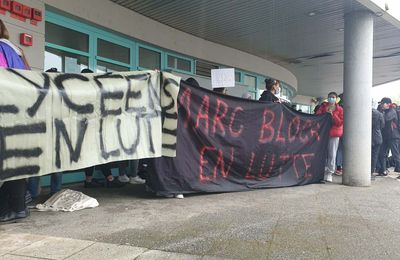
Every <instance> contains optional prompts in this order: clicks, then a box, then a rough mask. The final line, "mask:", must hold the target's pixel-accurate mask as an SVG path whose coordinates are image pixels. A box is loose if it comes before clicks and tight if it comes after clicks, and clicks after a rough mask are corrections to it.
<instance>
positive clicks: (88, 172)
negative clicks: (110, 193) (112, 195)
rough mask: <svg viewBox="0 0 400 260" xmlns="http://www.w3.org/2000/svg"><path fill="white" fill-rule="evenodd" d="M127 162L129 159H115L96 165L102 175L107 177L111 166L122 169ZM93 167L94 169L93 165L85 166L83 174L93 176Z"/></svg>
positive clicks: (110, 173) (126, 165)
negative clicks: (114, 160) (115, 160)
mask: <svg viewBox="0 0 400 260" xmlns="http://www.w3.org/2000/svg"><path fill="white" fill-rule="evenodd" d="M128 162H129V161H117V162H111V163H106V164H101V165H98V166H96V167H99V168H100V171H101V172H102V173H103V175H104V177H105V178H107V177H108V176H110V175H112V172H111V169H112V168H118V169H120V170H122V169H123V168H126V167H128ZM94 169H95V166H91V167H87V168H85V169H84V171H85V175H86V176H93V172H94Z"/></svg>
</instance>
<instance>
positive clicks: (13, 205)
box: [0, 179, 26, 212]
mask: <svg viewBox="0 0 400 260" xmlns="http://www.w3.org/2000/svg"><path fill="white" fill-rule="evenodd" d="M25 193H26V181H25V179H21V180H15V181H7V182H5V183H4V184H3V185H2V186H1V187H0V212H4V211H7V210H13V211H15V212H20V211H23V210H24V209H25V207H26V205H25Z"/></svg>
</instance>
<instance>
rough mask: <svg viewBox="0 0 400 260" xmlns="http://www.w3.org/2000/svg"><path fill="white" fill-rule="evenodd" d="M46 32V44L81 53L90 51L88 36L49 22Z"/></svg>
mask: <svg viewBox="0 0 400 260" xmlns="http://www.w3.org/2000/svg"><path fill="white" fill-rule="evenodd" d="M45 31H46V32H45V37H46V42H49V43H54V44H57V45H60V46H63V47H68V48H71V49H75V50H79V51H84V52H88V51H89V36H88V35H87V34H84V33H81V32H78V31H74V30H71V29H68V28H65V27H62V26H59V25H56V24H53V23H49V22H46V27H45Z"/></svg>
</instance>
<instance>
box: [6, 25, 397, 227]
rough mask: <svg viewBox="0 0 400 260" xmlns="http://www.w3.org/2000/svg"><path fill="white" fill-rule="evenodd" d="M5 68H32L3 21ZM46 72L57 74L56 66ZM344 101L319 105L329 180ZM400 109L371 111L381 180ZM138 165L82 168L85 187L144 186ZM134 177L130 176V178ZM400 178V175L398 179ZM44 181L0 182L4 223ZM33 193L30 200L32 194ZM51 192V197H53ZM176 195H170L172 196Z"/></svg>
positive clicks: (267, 96) (273, 86)
mask: <svg viewBox="0 0 400 260" xmlns="http://www.w3.org/2000/svg"><path fill="white" fill-rule="evenodd" d="M0 67H4V68H16V69H28V70H29V69H30V67H29V64H28V63H27V61H26V59H25V56H24V53H23V51H22V50H21V49H20V48H18V47H16V46H15V45H14V44H13V43H11V42H10V41H9V34H8V31H7V29H6V27H5V26H4V24H3V22H2V21H1V20H0ZM47 72H49V73H51V72H57V69H55V68H52V69H49V70H47ZM81 73H92V71H91V70H89V69H84V70H83V71H81ZM186 82H187V83H188V84H191V85H196V86H199V84H198V83H197V81H196V80H195V79H193V78H189V79H187V80H186ZM265 88H266V90H265V91H264V92H263V93H262V95H261V97H260V99H259V100H260V101H266V102H275V103H281V99H280V98H278V97H277V95H279V93H280V82H279V81H278V80H274V79H267V80H266V81H265ZM214 91H216V92H219V93H223V94H226V89H225V88H216V89H214ZM243 98H251V95H249V94H248V93H245V95H243ZM342 102H343V97H340V96H338V94H337V93H335V92H330V93H329V94H328V97H327V100H326V101H325V102H323V103H322V104H320V105H319V106H317V107H316V109H315V113H316V114H323V113H330V114H331V116H332V117H331V118H332V127H331V129H330V131H329V144H328V147H327V149H328V153H327V154H328V156H327V159H326V167H325V176H324V180H325V181H327V182H331V181H332V176H333V174H337V175H341V173H342V171H341V157H342V152H341V146H342V145H341V138H342V136H343V108H342V105H341V104H342ZM399 116H400V110H399V108H397V106H396V104H394V103H392V101H391V99H390V98H383V99H382V100H381V102H380V104H379V107H378V108H377V109H373V110H372V158H371V163H372V165H371V176H373V175H372V173H374V172H377V173H378V175H379V176H384V175H387V174H388V170H387V169H388V166H389V165H388V164H390V162H388V155H389V151H391V154H392V157H391V158H392V161H393V164H394V166H395V171H396V172H400V151H399V146H400V130H399V129H400V122H399ZM128 164H130V169H131V174H127V168H128V167H127V166H128ZM138 164H139V161H138V160H132V161H120V162H113V163H108V164H104V165H100V166H96V168H98V169H99V170H100V171H101V172H102V174H103V175H104V177H105V180H104V181H103V182H101V181H98V180H97V179H95V178H93V173H94V171H95V167H94V166H93V167H88V168H85V169H82V171H84V172H85V181H84V187H85V188H95V187H102V186H105V187H108V188H113V187H122V186H124V185H125V184H126V183H132V184H143V183H145V180H144V179H142V178H141V177H139V176H138V174H137V173H138V168H139V165H138ZM112 168H118V170H119V176H118V178H116V177H114V176H113V175H112V172H111V170H112ZM128 175H130V176H128ZM399 178H400V177H399ZM61 183H62V173H53V174H52V175H51V189H50V192H51V194H54V193H56V192H58V191H59V190H60V189H61ZM39 186H40V185H39V177H33V178H29V179H28V181H26V180H24V179H20V180H13V181H7V182H0V222H7V221H11V220H15V219H19V218H25V217H27V216H28V215H29V210H28V208H27V205H26V202H27V198H29V197H31V198H32V199H35V198H36V197H37V196H38V195H39ZM27 194H28V196H27ZM51 194H50V195H51ZM167 195H171V194H167ZM173 196H175V197H176V198H183V195H182V194H173Z"/></svg>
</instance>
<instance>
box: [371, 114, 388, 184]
mask: <svg viewBox="0 0 400 260" xmlns="http://www.w3.org/2000/svg"><path fill="white" fill-rule="evenodd" d="M384 127H385V118H384V117H383V114H382V113H381V112H379V111H378V110H377V109H375V108H372V142H371V178H373V175H372V174H373V173H374V172H375V170H376V162H377V161H378V156H379V150H380V148H381V145H382V142H383V139H382V130H383V128H384Z"/></svg>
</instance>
